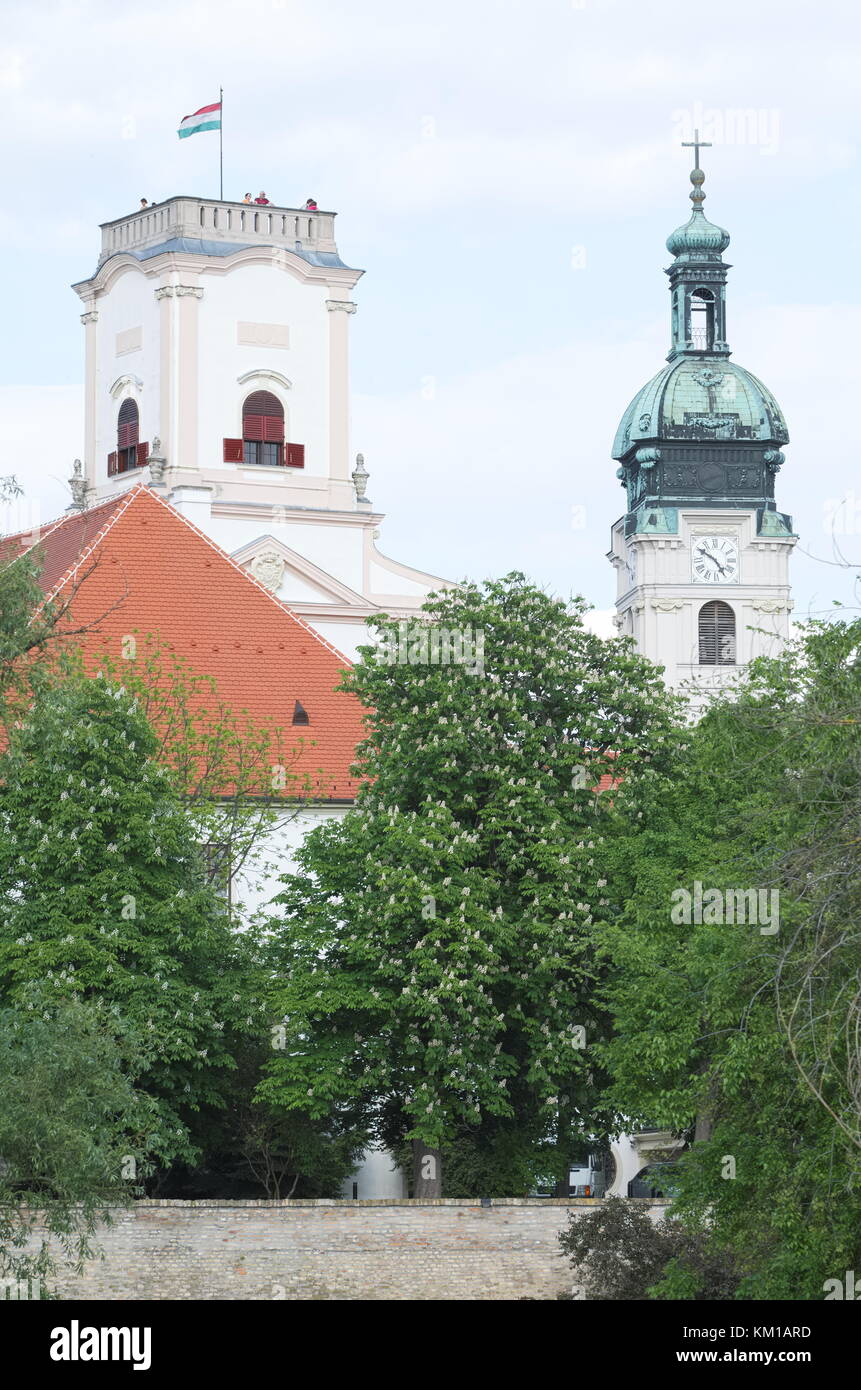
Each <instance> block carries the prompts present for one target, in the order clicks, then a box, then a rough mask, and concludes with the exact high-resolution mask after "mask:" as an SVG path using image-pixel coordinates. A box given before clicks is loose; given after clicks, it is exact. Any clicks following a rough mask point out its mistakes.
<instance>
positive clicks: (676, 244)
mask: <svg viewBox="0 0 861 1390" xmlns="http://www.w3.org/2000/svg"><path fill="white" fill-rule="evenodd" d="M728 246H729V232H725V231H724V229H723V227H716V226H715V224H714V222H709V220H708V218H707V217H706V215H705V213H704V212H703V210H702V208H694V210H693V212H692V213H691V215H690V218H689V219H688V221H687V222H686V223H685V224H684V226H683V227H677V228H676V230H675V231H674V232H670V235H669V236H668V237H667V250H668V251H671V252H672V254H673V255H674V256H709V255H716V256H719V255H720V254H721V252H722V251H725V250H726V248H727V247H728Z"/></svg>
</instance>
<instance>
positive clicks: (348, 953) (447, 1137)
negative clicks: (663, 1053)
mask: <svg viewBox="0 0 861 1390" xmlns="http://www.w3.org/2000/svg"><path fill="white" fill-rule="evenodd" d="M583 613H584V604H583V603H582V601H580V600H576V601H574V602H572V603H571V604H568V605H566V604H564V603H561V602H557V601H555V600H553V599H550V598H549V597H547V596H546V595H545V594H543V593H541V592H540V591H539V590H537V589H535V588H534V587H532V586H531V585H529V584H528V583H527V582H526V581H525V580H524V578H523V576H521V575H516V574H515V575H510V576H508V577H507V578H506V579H504V580H501V581H498V582H492V583H488V584H486V585H485V586H477V585H473V584H463V585H461V586H459V587H458V588H457V589H454V590H451V591H448V592H446V593H444V594H442V595H439V596H436V597H433V598H432V599H431V600H429V601H428V603H427V604H426V605H425V610H424V617H423V619H421V620H419V621H418V622H416V623H414V624H411V625H407V624H398V623H396V622H392V621H388V620H381V621H379V622H378V623H377V629H378V635H379V638H380V645H379V646H377V647H367V648H365V649H363V653H362V660H361V662H360V663H359V664H358V665H357V666H356V667H355V668H354V669H353V671H352V673H351V674H350V675H349V676H348V677H347V679H346V683H345V688H346V689H348V690H350V691H352V692H353V693H355V694H356V695H357V696H358V698H359V699H360V700H361V701H362V703H363V704H364V706H365V707H366V708H367V711H368V715H367V729H368V735H367V739H366V740H365V742H364V743H363V744H362V746H361V748H360V751H359V771H360V773H361V774H362V776H363V779H364V780H363V784H362V788H361V790H360V793H359V796H358V802H357V806H356V808H355V810H353V811H351V812H349V813H348V814H347V815H346V816H345V818H344V819H343V821H341V822H340V823H337V824H327V825H324V826H321V827H319V828H318V829H317V830H316V831H314V832H313V833H312V834H311V835H310V836H309V837H308V838H307V839H306V841H305V843H304V845H303V847H302V849H301V851H300V853H299V856H298V861H299V872H298V873H297V874H295V875H290V876H287V878H286V879H285V889H284V892H283V893H282V894H281V895H280V897H279V899H278V900H277V901H278V902H279V904H280V909H281V913H282V916H281V918H280V919H276V920H275V921H274V922H273V931H274V933H275V935H276V939H277V943H278V944H277V951H276V956H277V963H278V969H279V973H280V977H281V979H280V981H279V985H278V987H277V988H276V990H275V992H274V997H273V1009H274V1011H275V1014H276V1016H279V1017H280V1016H283V1017H284V1019H285V1026H286V1027H287V1030H288V1037H289V1041H288V1045H287V1047H286V1049H285V1051H284V1053H283V1055H282V1056H281V1057H279V1058H277V1059H273V1061H271V1062H270V1064H269V1068H268V1072H269V1074H268V1077H267V1079H266V1080H265V1082H264V1083H263V1085H262V1087H261V1094H262V1095H263V1097H264V1098H265V1099H266V1100H268V1101H269V1102H270V1103H272V1104H273V1105H274V1104H278V1105H281V1106H285V1107H286V1108H288V1109H292V1108H302V1109H307V1110H308V1111H309V1112H310V1113H311V1114H312V1115H314V1114H317V1115H320V1116H322V1115H323V1114H325V1113H327V1111H328V1109H329V1108H330V1107H332V1106H333V1105H339V1104H353V1105H354V1104H357V1103H361V1104H362V1105H364V1107H365V1114H366V1116H367V1122H368V1124H369V1126H370V1128H371V1131H372V1133H373V1134H374V1136H375V1138H376V1139H377V1140H378V1141H379V1142H381V1143H383V1144H385V1145H386V1146H387V1147H389V1148H390V1149H397V1148H398V1147H400V1145H402V1144H403V1143H404V1141H409V1142H410V1144H411V1146H412V1151H413V1160H414V1191H415V1192H416V1194H417V1195H428V1196H433V1195H438V1194H439V1192H440V1190H441V1189H440V1182H441V1156H442V1155H441V1146H443V1145H445V1144H447V1143H451V1142H452V1141H454V1140H456V1139H461V1140H464V1139H465V1138H467V1137H468V1136H470V1135H471V1136H473V1137H476V1136H478V1135H479V1132H480V1129H481V1126H482V1124H483V1122H485V1121H489V1122H490V1123H491V1125H493V1124H494V1123H495V1122H496V1121H497V1120H499V1119H503V1120H504V1119H506V1118H508V1119H510V1120H511V1121H512V1122H515V1121H516V1125H517V1127H518V1128H519V1130H520V1132H521V1134H522V1135H525V1136H528V1137H529V1142H530V1143H531V1144H533V1145H535V1146H536V1148H538V1147H541V1146H544V1148H545V1150H546V1149H547V1148H553V1149H554V1152H555V1155H556V1159H557V1164H558V1166H559V1167H560V1169H561V1170H562V1171H564V1169H565V1166H566V1165H567V1162H568V1150H569V1147H570V1145H571V1143H572V1142H573V1141H574V1137H575V1136H577V1135H578V1134H580V1133H582V1132H583V1131H584V1127H586V1128H587V1129H588V1130H589V1131H591V1130H592V1129H595V1128H596V1127H597V1128H598V1129H599V1130H603V1129H606V1127H607V1126H608V1125H609V1123H610V1118H611V1117H610V1115H609V1113H607V1112H605V1111H601V1108H600V1106H599V1105H598V1104H597V1102H596V1099H595V1097H596V1094H597V1088H598V1086H599V1085H600V1076H596V1075H595V1072H596V1069H597V1062H596V1061H595V1054H594V1048H593V1043H594V1041H595V1039H596V1038H597V1037H598V1036H599V1035H600V1033H601V1031H602V1029H603V1027H604V1020H603V1016H602V1013H601V1010H600V1008H599V1007H598V1006H597V1004H596V1000H595V994H596V986H597V984H598V982H599V980H600V978H601V973H602V967H601V962H600V937H601V929H600V923H601V922H602V920H603V919H604V917H605V916H606V908H607V900H606V896H605V885H604V882H603V877H602V872H601V868H600V862H599V861H600V858H601V855H600V845H601V841H602V836H603V834H604V826H605V824H606V822H607V818H608V815H609V811H608V807H607V798H605V797H602V796H601V795H599V794H598V793H597V791H596V788H597V787H598V785H599V783H600V782H601V779H602V777H605V776H608V775H611V774H612V775H613V776H623V777H625V778H628V779H632V780H638V779H639V777H641V776H648V775H651V774H650V769H651V767H652V765H653V764H654V763H655V762H658V763H659V762H660V759H661V749H662V747H663V744H664V740H665V738H666V735H667V731H668V729H669V727H670V724H671V708H672V706H671V701H670V700H669V698H668V697H667V695H666V693H665V691H664V690H663V687H662V685H661V682H660V678H659V676H658V674H657V671H656V670H655V668H653V667H651V666H650V665H649V664H648V663H647V662H645V661H643V660H642V659H640V658H638V657H637V656H636V655H634V653H633V651H632V649H631V646H630V644H629V643H628V642H627V641H624V640H621V639H619V640H616V641H612V642H603V641H601V640H600V639H599V638H598V637H596V636H594V635H593V634H592V633H590V632H589V631H588V630H587V629H586V627H585V626H584V624H583ZM470 644H473V645H472V646H470ZM446 646H448V647H449V649H450V650H451V651H454V653H455V654H457V653H458V651H460V653H461V656H463V654H464V652H465V653H466V654H467V657H468V659H461V660H450V661H444V660H441V659H440V656H441V655H445V651H446ZM435 653H436V657H437V659H436V660H435V659H434V654H435ZM523 1169H524V1165H523V1163H522V1154H520V1155H518V1156H517V1161H516V1163H515V1165H514V1173H513V1186H514V1191H522V1190H523ZM545 1171H547V1165H546V1161H545Z"/></svg>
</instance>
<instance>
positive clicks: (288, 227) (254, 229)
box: [99, 197, 338, 265]
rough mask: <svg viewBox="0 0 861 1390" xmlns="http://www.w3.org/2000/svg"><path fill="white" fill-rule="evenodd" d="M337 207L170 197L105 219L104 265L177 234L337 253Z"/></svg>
mask: <svg viewBox="0 0 861 1390" xmlns="http://www.w3.org/2000/svg"><path fill="white" fill-rule="evenodd" d="M335 216H336V214H335V213H334V212H307V211H304V210H302V209H300V208H279V207H274V206H269V207H260V206H257V205H255V204H254V203H226V202H219V201H218V200H216V199H211V198H182V197H177V198H168V199H167V201H166V202H163V203H155V204H154V205H153V206H151V207H148V208H140V209H138V210H137V211H136V212H133V213H130V214H129V215H128V216H127V217H118V218H117V219H116V220H115V221H113V222H103V223H102V251H101V255H100V257H99V264H100V265H101V263H102V262H103V261H105V260H107V258H108V256H113V255H116V254H117V252H119V251H141V250H144V249H145V248H147V247H152V246H158V245H159V244H160V243H161V242H164V241H171V240H174V239H176V238H189V239H192V240H203V241H210V242H212V241H225V242H242V243H244V244H247V245H250V246H254V245H265V246H283V247H285V248H286V249H287V250H290V251H293V250H297V249H299V250H302V251H329V252H337V249H338V248H337V246H336V245H335Z"/></svg>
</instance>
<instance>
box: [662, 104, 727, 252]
mask: <svg viewBox="0 0 861 1390" xmlns="http://www.w3.org/2000/svg"><path fill="white" fill-rule="evenodd" d="M683 144H685V145H693V147H694V151H695V154H694V167H693V169H692V170H691V183H692V184H693V192H692V193H691V195H690V198H691V202H692V203H693V205H694V210H693V212H692V213H691V216H690V220H689V221H688V222H686V223H685V224H684V226H683V227H677V228H676V230H675V231H674V232H671V233H670V235H669V236H668V237H667V250H668V251H671V252H672V254H673V255H674V256H684V257H685V258H686V259H695V258H696V257H697V256H704V257H706V258H711V257H713V256H720V254H721V252H722V251H725V250H726V248H727V247H728V246H729V232H726V231H724V229H723V227H718V226H716V225H715V223H714V222H709V220H708V218H707V217H706V215H705V213H704V212H703V203H704V202H705V197H706V195H705V193H704V192H703V184H704V183H705V178H706V176H705V174H704V173H703V170H702V169H701V168H700V149H701V148H703V147H706V148H708V147H709V145H710V142H709V141H707V140H700V133H699V131H698V130H695V131H694V138H693V140H685V141H683Z"/></svg>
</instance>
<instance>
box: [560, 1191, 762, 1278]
mask: <svg viewBox="0 0 861 1390" xmlns="http://www.w3.org/2000/svg"><path fill="white" fill-rule="evenodd" d="M559 1244H560V1246H561V1247H562V1251H563V1253H564V1254H565V1255H567V1256H568V1257H569V1259H570V1261H571V1265H572V1268H573V1272H574V1277H575V1280H576V1285H575V1287H577V1288H578V1290H579V1291H580V1296H582V1297H583V1298H586V1299H588V1300H591V1301H596V1300H597V1301H600V1302H613V1303H624V1302H631V1301H636V1300H644V1299H647V1298H650V1297H663V1296H664V1293H661V1294H658V1293H657V1290H658V1289H659V1288H660V1289H662V1290H664V1291H665V1293H666V1294H667V1296H668V1297H670V1298H673V1299H694V1300H698V1301H713V1300H718V1301H721V1300H724V1299H728V1298H732V1297H733V1296H734V1294H735V1290H736V1288H737V1285H738V1276H737V1274H736V1272H735V1269H734V1267H733V1263H732V1259H731V1257H730V1256H728V1255H724V1254H721V1253H718V1252H715V1251H714V1250H712V1249H711V1248H710V1246H709V1242H708V1240H707V1238H706V1236H705V1235H703V1234H701V1233H696V1234H692V1233H690V1232H688V1231H686V1230H685V1229H684V1228H683V1227H682V1225H681V1224H680V1223H679V1222H678V1221H671V1220H667V1219H664V1220H661V1221H656V1222H653V1221H652V1219H651V1217H650V1216H649V1213H648V1210H647V1209H646V1207H645V1206H639V1205H635V1204H633V1203H631V1202H627V1201H623V1200H621V1199H620V1198H619V1197H608V1198H607V1200H606V1201H605V1202H602V1203H601V1204H600V1206H597V1207H592V1208H591V1209H590V1210H588V1211H577V1212H572V1213H571V1214H570V1215H569V1217H568V1225H567V1227H566V1229H565V1230H564V1231H563V1232H562V1234H561V1235H560V1237H559ZM670 1290H671V1292H669V1291H670Z"/></svg>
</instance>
